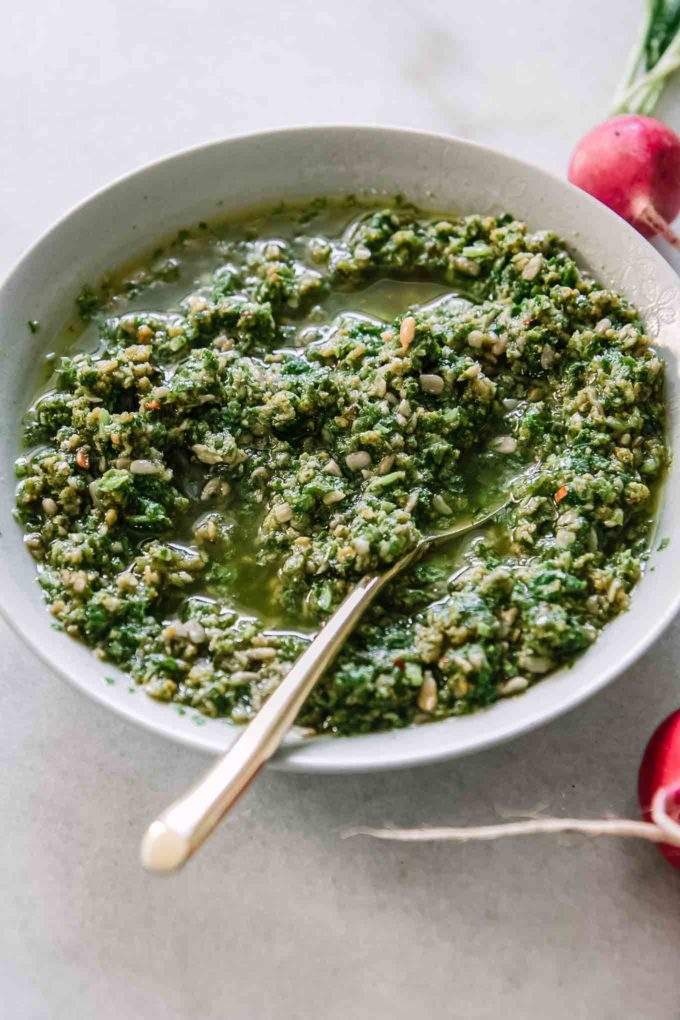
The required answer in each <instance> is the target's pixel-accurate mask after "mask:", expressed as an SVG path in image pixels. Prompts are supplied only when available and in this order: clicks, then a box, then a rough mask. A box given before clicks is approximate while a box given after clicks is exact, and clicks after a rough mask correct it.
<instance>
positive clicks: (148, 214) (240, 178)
mask: <svg viewBox="0 0 680 1020" xmlns="http://www.w3.org/2000/svg"><path fill="white" fill-rule="evenodd" d="M398 192H400V193H403V194H405V195H406V196H407V197H408V198H409V199H411V200H413V201H415V202H416V203H417V204H419V205H422V206H424V207H430V208H434V209H440V210H452V211H457V212H461V213H465V212H483V213H499V212H503V211H508V210H509V211H511V212H513V213H514V215H516V216H517V217H519V218H520V219H524V220H526V221H527V222H528V223H529V224H530V226H531V227H533V228H551V229H553V230H556V231H557V232H558V233H559V234H561V235H562V237H564V238H565V239H566V241H567V242H568V243H569V245H570V246H571V248H572V250H573V251H574V252H575V253H576V255H577V257H578V259H579V260H580V261H581V262H582V263H583V264H585V265H586V266H588V267H589V268H590V270H591V271H592V272H593V273H594V274H595V276H596V277H597V278H598V279H599V280H600V281H601V282H602V283H603V284H605V285H608V286H612V287H614V288H616V289H617V290H619V291H622V292H623V293H624V294H625V295H626V296H627V297H629V298H630V300H631V301H633V302H634V303H635V304H636V305H637V306H638V308H640V309H641V311H642V312H643V315H644V317H645V320H646V324H647V328H648V331H649V332H650V333H651V334H652V335H654V336H655V337H656V338H657V342H658V346H659V347H660V348H661V350H662V352H663V356H664V358H665V360H666V364H667V369H668V392H669V403H670V411H671V426H670V427H671V437H672V440H674V439H675V438H676V436H677V433H678V430H679V428H680V414H678V408H677V403H678V393H679V392H680V385H679V379H678V365H677V360H676V356H675V353H674V352H675V350H676V349H677V333H678V323H679V322H680V291H679V288H678V280H677V277H676V276H675V274H674V272H673V271H672V270H671V268H670V267H669V266H668V265H667V263H666V262H664V260H663V259H662V258H661V257H660V256H659V255H658V254H657V252H656V251H655V250H654V249H653V248H652V247H651V245H649V244H648V243H647V241H645V240H644V239H643V238H642V237H640V236H639V235H638V234H637V233H636V232H635V231H634V230H632V229H631V228H630V227H629V226H627V224H626V223H624V221H623V220H621V219H619V218H618V217H617V216H615V215H614V214H613V213H611V212H609V210H608V209H605V208H604V206H602V205H600V204H599V203H597V202H595V201H594V200H593V199H591V198H590V197H589V196H587V195H585V194H584V193H583V192H581V191H578V190H577V189H575V188H572V187H571V185H569V184H567V183H566V181H563V180H559V179H557V178H555V177H552V176H550V175H548V174H547V173H545V172H544V171H542V170H539V169H537V168H536V167H533V166H529V165H527V164H526V163H522V162H519V161H518V160H516V159H511V158H510V157H508V156H504V155H501V154H500V153H498V152H494V151H492V150H490V149H486V148H483V147H481V146H479V145H473V144H472V143H470V142H464V141H460V140H459V139H455V138H447V137H441V136H437V135H431V134H423V133H419V132H415V131H402V130H395V129H382V128H372V127H312V128H295V129H290V130H286V131H273V132H267V133H264V134H255V135H249V136H246V137H243V138H233V139H227V140H226V141H223V142H217V143H215V144H212V145H207V146H203V147H202V148H198V149H192V150H190V151H188V152H183V153H180V154H179V155H176V156H172V157H170V158H168V159H164V160H161V161H160V162H158V163H154V164H152V165H150V166H147V167H144V168H143V169H141V170H139V171H137V172H136V173H133V174H131V175H130V176H128V177H125V178H123V179H122V180H120V181H118V182H116V183H115V184H113V185H111V186H110V187H108V188H106V189H105V190H103V191H100V192H99V193H98V194H96V195H94V196H93V197H92V198H90V199H88V200H87V201H86V202H84V203H83V204H82V205H80V206H78V207H77V208H76V209H74V210H73V211H72V212H71V213H69V214H68V215H67V216H66V217H65V218H64V219H62V220H61V221H60V222H59V223H58V224H57V225H56V226H54V227H53V228H52V229H51V230H50V231H49V232H48V233H47V234H45V236H44V237H43V238H42V239H41V240H40V241H38V243H37V244H36V245H35V246H34V247H33V248H32V249H31V250H30V251H29V252H28V254H27V255H26V256H25V257H24V258H23V259H22V260H21V262H20V263H19V264H18V265H17V267H16V268H15V269H14V271H13V272H12V274H11V275H10V276H9V278H8V279H7V280H6V282H5V283H4V285H3V286H2V288H0V344H1V350H2V373H1V374H0V606H1V608H2V610H3V612H4V614H5V615H6V616H7V619H8V620H9V621H10V623H11V624H12V625H13V626H14V627H15V628H16V630H17V631H18V633H19V634H20V635H21V636H22V637H23V638H24V640H25V641H27V642H28V643H29V644H30V645H31V646H32V648H33V649H34V650H35V651H36V652H37V653H38V654H39V655H40V656H41V657H42V658H43V659H44V660H45V662H47V663H49V665H51V666H53V667H54V668H55V669H56V670H58V671H59V672H60V673H61V674H62V675H63V676H65V677H66V678H67V679H68V680H70V681H72V682H73V683H74V684H76V685H77V686H78V687H80V688H81V689H82V690H83V691H85V692H86V693H87V694H89V695H90V696H91V697H93V698H96V699H97V700H98V701H100V702H102V703H103V704H105V705H106V706H108V707H109V708H112V709H114V710H115V711H117V712H119V713H120V714H122V715H124V716H127V717H128V718H129V719H132V720H134V721H135V722H138V723H141V724H142V725H144V726H146V727H148V728H149V729H151V730H154V731H155V732H157V733H161V734H163V735H165V736H167V737H171V738H173V739H174V740H179V741H182V742H183V743H186V744H190V745H192V746H194V747H198V748H202V749H204V750H206V751H221V750H224V749H225V748H226V747H227V746H228V745H229V743H230V742H231V741H233V740H234V738H235V736H236V735H237V733H238V731H237V730H236V729H235V727H233V726H232V725H231V724H229V723H227V722H226V721H225V720H219V719H215V720H213V719H205V718H204V717H202V716H199V715H198V714H197V713H194V712H188V713H186V714H184V715H180V714H178V712H177V709H176V706H173V705H165V704H159V703H158V702H155V701H153V700H152V699H151V698H148V697H147V696H146V695H145V694H144V693H143V691H142V690H140V689H137V690H135V691H134V693H131V691H130V687H131V685H130V682H129V681H128V680H127V678H126V677H125V676H124V675H123V674H122V673H120V672H118V671H117V670H116V669H115V668H114V667H112V666H109V665H106V664H103V663H101V662H99V661H98V660H97V659H96V658H95V657H94V655H92V653H91V652H90V651H88V649H87V648H85V647H84V646H83V645H80V644H78V643H77V642H76V641H73V640H71V639H69V638H68V637H66V636H64V635H63V634H60V633H58V632H56V631H55V630H53V629H52V626H51V623H52V618H51V617H50V616H49V614H48V613H47V611H46V609H45V606H44V604H43V602H42V599H41V595H40V591H39V589H38V585H37V583H36V573H35V565H34V563H33V560H32V558H31V557H30V556H29V554H28V553H27V552H26V550H25V549H24V548H23V545H22V536H21V531H20V529H19V527H18V525H17V524H16V523H15V521H14V520H13V518H12V507H13V503H14V484H15V483H14V470H13V463H14V459H15V457H16V456H17V454H18V453H19V450H20V438H19V437H20V418H21V416H22V413H23V412H24V410H25V408H26V406H27V404H28V403H29V400H30V397H31V395H32V394H33V392H34V391H35V387H36V384H37V379H38V375H39V372H40V370H41V368H42V362H43V357H44V355H45V353H46V352H47V351H48V350H49V349H50V342H51V338H52V337H53V335H54V332H55V330H56V329H57V327H58V326H59V324H60V323H61V322H62V321H63V320H64V319H65V318H66V317H67V316H68V314H69V313H70V312H71V310H72V307H73V300H74V297H75V295H76V294H77V293H78V291H79V289H80V287H81V286H82V285H83V284H84V283H85V282H88V281H92V280H94V279H96V278H97V277H98V276H99V275H100V274H101V273H103V272H104V271H105V270H107V269H109V268H111V267H113V266H116V265H117V264H118V263H121V262H123V261H127V260H128V259H129V258H130V257H131V256H132V255H134V254H135V253H140V252H142V251H144V250H145V249H147V248H148V247H149V245H150V244H152V243H153V242H154V240H155V239H157V238H159V237H163V236H164V235H167V234H169V233H170V232H172V231H174V230H176V229H178V228H180V227H182V226H191V225H192V224H195V223H196V222H198V221H199V220H202V219H210V218H211V217H215V216H218V215H219V216H224V215H225V214H228V213H231V212H234V211H236V210H239V209H242V208H244V207H248V206H253V205H259V204H266V203H270V202H271V203H275V202H277V201H279V200H280V199H282V198H287V199H295V198H300V199H305V198H313V197H315V196H317V195H324V194H325V195H341V194H348V193H354V194H366V193H369V194H372V195H375V196H380V195H384V196H386V197H389V196H392V195H394V194H396V193H398ZM28 319H39V320H40V322H41V324H42V328H41V330H40V332H39V333H37V334H36V335H31V333H30V332H29V331H28V329H27V320H28ZM674 445H676V444H674ZM678 508H680V462H679V461H678V460H675V461H674V463H673V465H672V466H671V470H670V475H669V478H668V480H667V482H666V484H665V491H664V496H663V504H662V510H661V515H660V520H659V524H658V531H657V534H658V535H659V536H669V537H670V536H673V535H675V534H676V527H677V523H678V512H679V509H678ZM655 545H656V543H655ZM675 559H676V555H675V552H674V548H673V546H671V549H670V550H669V551H667V552H662V553H657V552H654V553H653V554H652V557H651V560H650V565H649V566H650V568H653V569H648V570H647V572H646V574H645V576H644V578H643V579H642V581H641V583H640V585H639V586H638V588H637V589H636V591H635V593H634V596H633V602H632V608H631V609H630V611H629V612H628V613H626V614H624V615H623V616H621V617H619V618H618V619H617V620H615V621H614V622H613V623H612V624H611V625H610V626H609V627H607V628H606V630H605V631H604V633H603V634H602V636H601V637H600V638H599V640H598V641H597V642H596V644H595V645H594V646H593V648H591V649H590V650H589V651H588V652H587V653H586V654H585V655H583V656H582V657H581V658H580V659H579V660H578V661H577V662H576V664H575V665H574V666H573V668H571V669H563V670H560V671H559V672H558V673H555V674H553V675H552V676H550V677H549V678H547V679H546V680H544V681H543V682H542V683H540V684H538V685H537V686H536V687H534V688H532V689H531V690H529V691H528V692H527V693H526V694H523V695H522V696H521V697H518V698H514V699H510V700H507V701H502V702H499V703H497V704H496V705H494V706H493V707H492V708H490V709H488V710H486V711H483V712H479V713H477V714H476V715H472V716H468V717H464V718H459V719H449V720H446V721H443V722H438V723H434V724H431V725H428V726H420V727H412V728H410V729H406V730H399V731H395V732H391V733H384V734H376V735H370V736H363V737H352V738H344V739H332V738H320V739H315V740H312V741H307V742H304V743H303V742H301V741H299V740H297V739H296V738H290V739H289V741H288V743H287V745H286V746H285V747H284V748H283V749H282V751H281V752H280V753H279V755H278V756H277V758H276V759H275V760H274V765H275V767H279V768H285V769H290V770H298V771H308V772H343V771H365V770H370V769H385V768H395V767H399V766H407V765H415V764H420V763H425V762H433V761H438V760H441V759H444V758H451V757H454V756H456V755H460V754H467V753H470V752H472V751H478V750H480V749H481V748H484V747H489V746H490V745H492V744H495V743H498V742H499V741H502V740H507V739H509V738H510V737H514V736H517V735H518V734H520V733H523V732H525V731H527V730H529V729H531V728H532V727H534V726H538V725H539V724H541V723H544V722H546V721H547V720H549V719H553V718H554V717H555V716H557V715H559V714H560V713H561V712H565V711H566V710H567V709H570V708H573V707H574V706H575V705H577V704H579V702H581V701H583V700H584V699H585V698H587V697H588V696H589V695H591V694H593V693H594V692H595V691H597V690H598V689H599V688H601V687H603V686H604V685H605V684H606V683H608V682H609V681H610V680H612V679H613V678H614V677H615V676H616V675H617V674H618V673H620V672H621V671H622V670H623V669H624V668H625V667H627V666H630V664H631V663H632V662H633V661H634V660H635V659H636V658H637V657H638V656H639V655H640V654H641V653H642V652H643V651H644V649H645V648H647V647H648V646H649V644H650V643H651V642H652V641H653V640H654V638H656V637H657V636H658V635H659V633H660V632H661V631H662V630H663V628H664V627H665V626H666V625H667V624H668V623H669V621H670V620H671V618H672V616H673V614H674V613H675V611H676V609H677V608H678V604H679V603H680V572H679V571H678V570H677V567H675V566H674V560H675ZM105 677H108V678H114V679H115V683H113V684H111V683H110V682H106V680H105ZM15 679H16V683H17V684H18V685H19V686H18V688H17V691H16V696H18V697H20V696H21V687H20V685H21V684H22V683H26V684H28V683H29V682H30V679H29V678H28V677H17V678H15ZM640 696H641V697H642V696H643V694H642V693H641V695H640ZM644 696H647V695H644Z"/></svg>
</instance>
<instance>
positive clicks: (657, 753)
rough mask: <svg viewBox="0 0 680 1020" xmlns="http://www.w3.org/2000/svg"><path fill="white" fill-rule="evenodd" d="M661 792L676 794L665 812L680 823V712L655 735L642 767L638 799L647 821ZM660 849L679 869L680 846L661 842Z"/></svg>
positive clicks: (668, 799)
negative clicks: (655, 798)
mask: <svg viewBox="0 0 680 1020" xmlns="http://www.w3.org/2000/svg"><path fill="white" fill-rule="evenodd" d="M660 789H666V790H669V791H673V792H672V793H669V795H668V796H667V799H666V811H667V812H668V813H669V814H670V815H671V817H672V818H673V820H674V821H676V822H678V821H680V709H678V711H676V712H673V714H672V715H669V716H668V718H667V719H664V721H663V722H662V723H661V725H660V726H658V727H657V729H656V730H655V731H654V733H653V734H652V736H651V738H650V740H649V743H648V744H647V747H646V748H645V753H644V754H643V756H642V762H641V764H640V774H639V776H638V796H639V798H640V807H641V808H642V814H643V816H644V818H645V820H646V821H648V822H649V821H651V820H652V801H653V800H654V797H655V795H656V794H657V792H658V791H659V790H660ZM658 848H659V850H660V852H661V853H662V854H663V855H664V857H665V858H666V860H667V861H668V862H669V863H670V864H672V865H673V867H674V868H680V847H675V846H668V844H666V843H659V844H658Z"/></svg>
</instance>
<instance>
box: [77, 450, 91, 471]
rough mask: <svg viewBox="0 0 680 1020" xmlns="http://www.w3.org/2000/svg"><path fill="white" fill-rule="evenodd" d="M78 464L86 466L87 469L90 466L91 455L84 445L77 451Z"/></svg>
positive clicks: (82, 466)
mask: <svg viewBox="0 0 680 1020" xmlns="http://www.w3.org/2000/svg"><path fill="white" fill-rule="evenodd" d="M76 464H77V465H78V467H81V468H84V469H85V470H87V469H88V468H89V466H90V455H89V453H88V452H87V450H86V449H85V447H83V446H81V447H80V449H79V450H78V452H77V453H76Z"/></svg>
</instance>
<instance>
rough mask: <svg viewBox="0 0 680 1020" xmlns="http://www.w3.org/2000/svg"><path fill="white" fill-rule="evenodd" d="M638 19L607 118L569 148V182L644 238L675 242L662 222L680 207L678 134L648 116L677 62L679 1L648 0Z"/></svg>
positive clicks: (679, 50)
mask: <svg viewBox="0 0 680 1020" xmlns="http://www.w3.org/2000/svg"><path fill="white" fill-rule="evenodd" d="M646 7H647V10H646V15H645V23H644V26H643V30H642V33H641V35H640V38H639V41H638V43H637V44H636V46H635V48H634V49H633V52H632V53H631V55H630V58H629V60H628V66H627V68H626V73H625V75H624V78H623V81H622V82H621V84H620V85H619V89H618V92H617V95H616V99H615V103H614V113H617V114H622V115H623V116H618V117H613V118H612V119H611V120H606V121H605V122H604V123H603V124H600V125H599V126H598V127H596V128H594V129H593V130H592V131H590V132H589V134H587V135H586V136H585V138H584V139H583V140H582V141H581V142H580V143H579V145H578V146H577V147H576V150H575V151H574V154H573V156H572V159H571V164H570V166H569V180H570V181H571V182H572V184H576V185H577V186H578V187H579V188H583V190H584V191H587V192H588V193H589V194H590V195H593V196H594V198H597V199H599V200H600V201H601V202H603V203H604V204H605V205H607V206H609V208H610V209H613V210H614V212H616V213H618V214H619V216H622V217H623V218H624V220H627V221H628V223H630V224H632V225H633V226H634V227H635V228H636V229H637V230H639V231H640V233H641V234H643V235H644V236H645V237H654V236H656V235H657V234H660V235H661V236H662V237H664V238H665V239H666V240H667V241H669V242H670V243H671V244H673V245H675V246H676V247H680V241H679V240H678V237H677V236H676V234H675V233H674V232H673V231H672V230H671V228H670V226H669V224H670V223H671V222H672V220H674V219H675V217H676V216H677V215H678V212H680V138H678V136H677V135H676V134H675V132H674V131H671V129H670V128H669V127H668V126H667V125H666V124H662V123H661V121H659V120H655V119H654V118H653V117H651V116H650V114H651V113H652V112H653V110H654V107H655V106H656V104H657V102H658V99H659V96H660V95H661V92H662V90H663V87H664V84H665V82H666V80H667V79H668V78H669V77H670V75H672V74H674V72H675V71H677V70H678V68H680V2H678V0H647V4H646Z"/></svg>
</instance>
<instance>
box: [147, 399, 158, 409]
mask: <svg viewBox="0 0 680 1020" xmlns="http://www.w3.org/2000/svg"><path fill="white" fill-rule="evenodd" d="M160 407H161V404H160V401H159V400H148V401H147V403H146V409H147V411H159V410H160Z"/></svg>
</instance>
